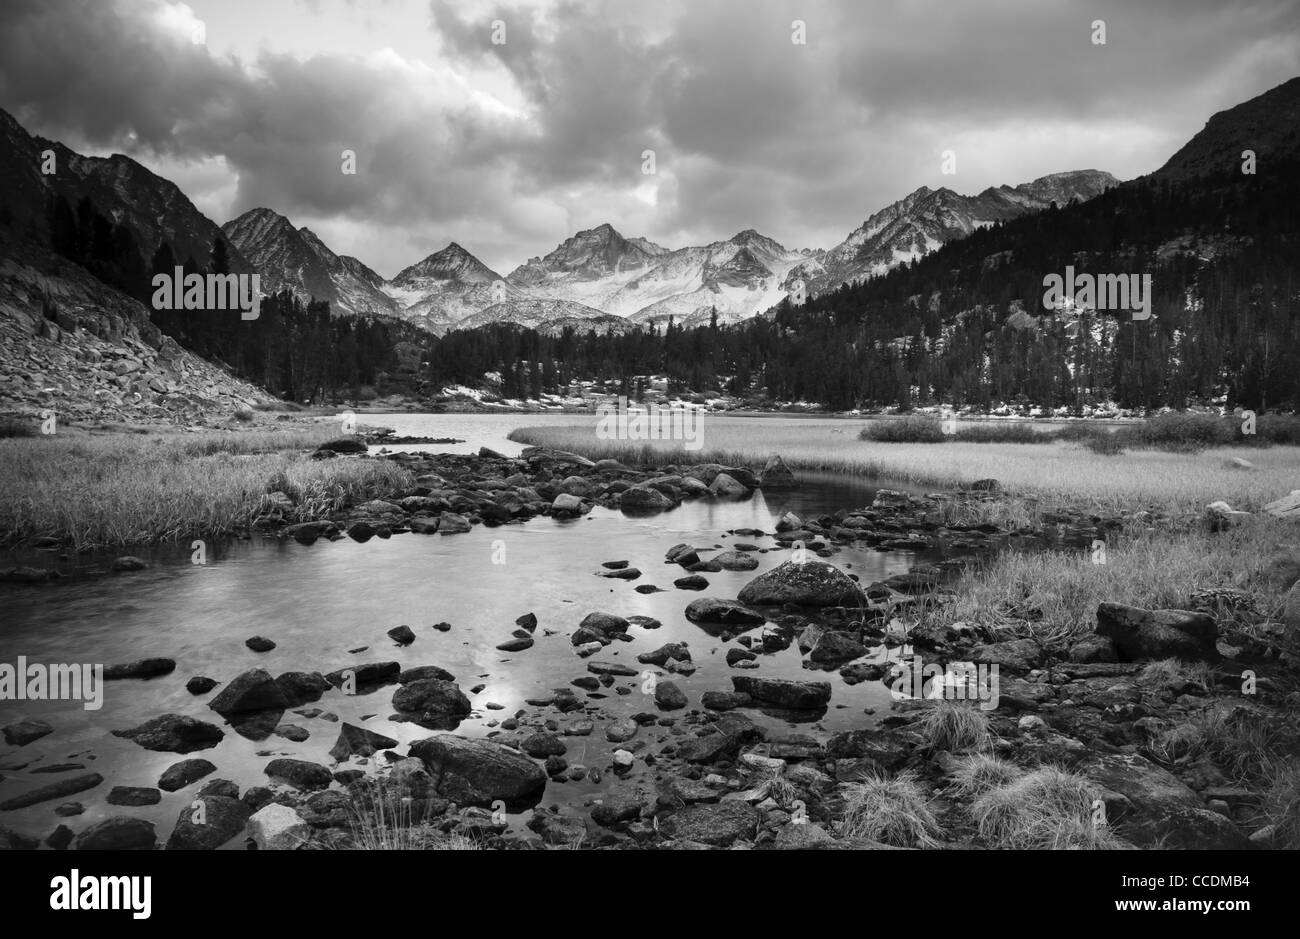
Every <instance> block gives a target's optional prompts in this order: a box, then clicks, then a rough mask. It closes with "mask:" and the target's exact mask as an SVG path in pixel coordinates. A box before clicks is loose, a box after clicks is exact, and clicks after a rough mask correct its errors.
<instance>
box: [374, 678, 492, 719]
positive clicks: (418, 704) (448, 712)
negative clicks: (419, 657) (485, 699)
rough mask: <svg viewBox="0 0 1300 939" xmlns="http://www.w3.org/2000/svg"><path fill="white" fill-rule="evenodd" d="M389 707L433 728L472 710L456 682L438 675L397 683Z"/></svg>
mask: <svg viewBox="0 0 1300 939" xmlns="http://www.w3.org/2000/svg"><path fill="white" fill-rule="evenodd" d="M393 707H394V708H395V709H396V710H397V711H398V713H399V714H401V715H402V716H403V717H405V718H407V719H408V720H413V721H415V722H416V723H417V724H426V725H432V726H435V727H441V726H444V725H445V724H446V723H447V722H448V721H449V719H454V718H459V717H463V716H465V715H466V714H468V713H469V712H470V711H471V710H473V707H472V705H471V704H470V703H469V698H467V697H465V693H464V692H463V691H461V690H460V686H459V685H457V684H456V683H455V682H454V681H443V680H442V679H440V678H421V679H419V680H418V681H413V682H409V683H408V684H405V685H402V686H400V687H399V688H398V689H397V690H396V691H394V692H393Z"/></svg>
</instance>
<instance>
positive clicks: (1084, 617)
mask: <svg viewBox="0 0 1300 939" xmlns="http://www.w3.org/2000/svg"><path fill="white" fill-rule="evenodd" d="M1298 534H1300V533H1298V532H1297V531H1296V526H1295V524H1294V523H1293V522H1284V521H1279V520H1274V519H1262V518H1261V519H1257V520H1255V521H1254V522H1252V523H1249V524H1246V525H1242V526H1240V527H1239V528H1235V529H1232V530H1230V531H1225V532H1218V533H1213V532H1210V531H1208V530H1205V529H1203V528H1186V529H1179V530H1173V531H1170V530H1166V531H1157V530H1143V531H1134V532H1131V533H1127V532H1126V533H1120V534H1111V535H1109V536H1108V540H1107V542H1106V558H1105V560H1106V563H1105V564H1094V563H1093V561H1092V558H1091V555H1090V553H1089V552H1088V551H1085V550H1082V549H1079V550H1076V551H1050V550H1048V551H1045V550H1029V551H1017V550H1007V551H1000V552H998V553H997V554H996V555H993V556H992V557H990V558H988V559H987V560H986V561H984V562H983V563H981V564H979V565H978V566H974V567H971V568H968V569H967V570H965V571H963V573H962V575H961V577H960V578H959V579H958V580H957V581H956V582H954V584H953V585H952V590H953V592H954V593H955V594H956V599H955V600H954V601H953V603H951V604H948V605H946V606H944V607H941V608H939V609H938V610H936V611H935V612H934V613H931V614H929V615H930V616H937V617H942V618H944V619H945V620H949V621H952V622H958V621H961V622H967V623H971V624H975V625H982V626H986V627H990V628H993V629H997V628H998V627H999V625H1000V624H1002V623H1003V622H1005V620H1006V619H1007V618H1008V616H1010V617H1012V618H1018V619H1025V620H1031V621H1033V625H1034V632H1035V633H1036V634H1037V635H1038V636H1039V637H1040V638H1043V639H1051V638H1054V637H1058V636H1072V635H1081V634H1086V633H1090V632H1092V630H1093V627H1094V626H1095V624H1096V622H1097V605H1098V604H1099V603H1101V602H1102V601H1112V602H1115V603H1124V604H1128V605H1130V606H1138V607H1143V608H1146V609H1187V608H1188V606H1189V605H1190V603H1191V597H1192V595H1193V594H1194V593H1196V592H1197V591H1201V590H1205V589H1207V588H1216V587H1232V588H1237V589H1241V590H1243V591H1244V592H1245V596H1246V598H1248V602H1249V603H1250V604H1251V605H1253V606H1254V607H1255V609H1257V610H1258V611H1260V612H1269V611H1272V610H1274V609H1275V608H1276V607H1277V606H1279V605H1280V604H1281V602H1282V596H1281V595H1280V594H1278V593H1276V592H1275V591H1274V590H1273V588H1272V587H1270V586H1269V584H1268V581H1267V577H1266V576H1265V571H1266V568H1267V567H1268V563H1269V560H1270V558H1271V556H1272V555H1273V553H1274V552H1275V551H1276V550H1277V547H1278V545H1279V544H1280V543H1281V542H1283V541H1284V540H1285V539H1288V538H1289V539H1292V540H1295V539H1296V538H1297V535H1298Z"/></svg>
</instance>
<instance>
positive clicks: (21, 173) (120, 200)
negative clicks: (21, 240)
mask: <svg viewBox="0 0 1300 939" xmlns="http://www.w3.org/2000/svg"><path fill="white" fill-rule="evenodd" d="M47 150H52V151H53V153H54V166H55V172H54V173H51V174H45V173H43V172H42V171H41V169H42V166H43V164H44V162H45V160H44V157H43V154H44V152H45V151H47ZM0 180H3V182H2V183H0V201H3V203H4V205H5V206H6V207H7V208H8V211H9V212H10V213H11V215H12V217H13V219H14V221H15V222H16V223H17V225H18V226H20V227H21V228H22V229H23V230H26V231H28V232H29V233H30V234H31V236H33V237H34V238H35V239H36V240H37V241H38V242H40V243H41V244H44V245H45V246H47V247H49V246H50V244H51V240H50V239H51V232H50V218H49V206H48V198H49V196H50V195H51V194H55V195H61V196H63V197H64V198H65V199H67V201H68V203H69V206H70V207H71V208H72V209H74V210H75V209H76V207H77V204H78V203H79V202H80V201H81V199H82V198H83V197H88V198H89V199H90V201H91V202H92V203H93V204H94V207H95V208H96V209H97V210H98V211H99V212H101V213H102V214H103V215H105V216H107V217H109V218H110V219H112V221H114V222H116V223H118V224H123V225H126V226H128V227H129V228H130V229H131V231H132V233H133V234H134V235H135V240H136V243H137V246H138V248H139V250H140V252H141V254H142V255H143V258H142V259H143V260H144V261H145V262H146V263H147V262H148V261H149V259H150V258H151V257H152V255H153V253H154V251H156V250H157V248H158V246H159V244H160V243H161V242H163V241H167V242H168V243H169V244H170V245H171V247H172V251H173V253H174V254H175V256H176V258H177V260H179V261H184V260H185V259H186V258H191V257H192V258H194V260H195V261H196V262H198V264H199V265H200V266H205V265H206V264H207V263H208V261H209V259H210V256H211V252H212V245H213V242H214V241H215V240H216V239H217V238H223V240H224V235H223V234H222V232H221V229H220V228H218V227H217V225H216V224H215V223H214V222H213V221H212V220H211V219H209V218H208V217H207V216H205V215H204V214H203V213H202V212H200V211H199V210H198V209H197V208H195V206H194V203H192V202H190V200H189V199H188V198H186V196H185V194H184V193H183V192H181V190H180V188H179V187H177V186H176V184H175V183H173V182H171V181H170V180H167V179H163V178H162V177H161V176H158V175H156V174H154V173H152V172H150V171H149V170H147V169H145V168H144V167H143V166H141V165H140V164H139V163H137V162H136V161H135V160H132V159H131V158H130V157H126V156H122V155H121V154H113V155H112V156H110V157H89V156H82V155H81V154H79V153H76V152H75V151H73V150H70V149H68V148H67V147H65V146H64V145H63V144H61V143H57V142H55V141H50V140H46V139H45V138H43V137H36V136H33V135H31V134H29V133H28V132H27V131H26V129H25V128H23V126H22V125H21V124H19V123H18V122H17V121H16V120H15V119H14V118H13V116H12V115H10V114H9V113H8V112H6V111H4V110H3V109H0ZM229 258H230V269H231V270H232V271H234V272H235V273H250V272H251V271H252V270H253V268H252V266H251V265H250V264H249V263H248V261H247V260H246V259H245V258H244V257H243V255H242V254H241V253H240V252H239V251H238V250H232V251H230V252H229Z"/></svg>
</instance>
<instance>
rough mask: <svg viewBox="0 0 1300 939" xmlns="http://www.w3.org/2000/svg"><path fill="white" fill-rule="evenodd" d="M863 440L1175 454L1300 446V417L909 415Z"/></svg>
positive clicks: (876, 427)
mask: <svg viewBox="0 0 1300 939" xmlns="http://www.w3.org/2000/svg"><path fill="white" fill-rule="evenodd" d="M858 439H860V440H871V441H875V442H877V443H954V442H955V443H1038V444H1043V443H1052V442H1055V441H1062V440H1064V441H1068V442H1071V443H1078V444H1081V445H1083V446H1085V447H1087V448H1088V449H1089V450H1092V451H1094V452H1096V453H1105V454H1117V453H1122V452H1124V451H1125V450H1170V451H1174V452H1180V453H1194V452H1197V451H1200V450H1205V449H1208V448H1210V447H1250V448H1252V449H1258V448H1262V447H1273V446H1297V445H1300V418H1296V417H1292V416H1290V415H1280V414H1267V415H1264V416H1261V417H1259V418H1258V419H1257V420H1256V422H1255V424H1254V427H1253V430H1252V432H1251V433H1243V425H1242V421H1241V419H1240V418H1236V417H1215V416H1212V415H1208V414H1192V413H1186V412H1174V411H1171V412H1169V413H1167V414H1160V415H1157V416H1156V417H1152V418H1150V419H1148V420H1145V421H1137V422H1134V423H1131V424H1125V425H1122V426H1117V427H1112V426H1108V425H1101V424H1090V423H1085V422H1079V423H1073V424H1066V425H1064V426H1056V425H1046V426H1040V425H1036V424H1032V423H1023V422H1010V421H1008V422H990V423H987V424H956V423H954V425H953V426H946V425H945V422H944V421H942V420H940V419H939V418H937V417H933V416H930V415H925V414H909V415H907V416H906V417H902V418H898V419H895V420H887V421H886V420H875V421H868V422H867V424H866V426H864V427H863V428H862V430H861V431H860V432H859V434H858Z"/></svg>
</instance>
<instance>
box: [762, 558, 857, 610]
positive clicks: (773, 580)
mask: <svg viewBox="0 0 1300 939" xmlns="http://www.w3.org/2000/svg"><path fill="white" fill-rule="evenodd" d="M738 599H739V600H740V602H741V603H750V604H756V605H777V604H782V603H794V604H797V605H799V606H858V605H860V604H863V603H865V602H866V597H865V595H864V594H863V593H862V588H861V587H859V586H858V584H857V582H856V581H854V580H853V578H851V577H849V575H847V574H845V573H844V572H843V571H841V570H840V569H839V568H837V567H835V566H834V565H832V564H827V563H825V562H824V561H805V562H804V563H802V564H797V563H795V562H794V561H786V562H785V563H784V564H781V565H780V566H778V567H774V568H773V569H772V570H770V571H768V572H767V573H765V574H759V575H758V576H757V577H755V578H754V579H753V580H751V581H750V582H749V583H747V584H746V585H745V586H744V587H743V588H741V591H740V593H739V595H738Z"/></svg>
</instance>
